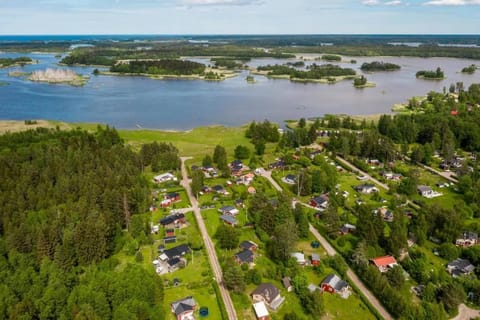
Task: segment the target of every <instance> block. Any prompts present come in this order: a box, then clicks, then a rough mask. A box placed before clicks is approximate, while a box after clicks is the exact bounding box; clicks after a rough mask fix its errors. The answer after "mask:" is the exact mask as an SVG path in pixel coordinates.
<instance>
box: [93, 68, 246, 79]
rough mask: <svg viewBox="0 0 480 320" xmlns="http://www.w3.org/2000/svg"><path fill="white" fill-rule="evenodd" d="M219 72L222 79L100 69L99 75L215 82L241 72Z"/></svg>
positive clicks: (233, 76) (235, 75)
mask: <svg viewBox="0 0 480 320" xmlns="http://www.w3.org/2000/svg"><path fill="white" fill-rule="evenodd" d="M213 72H215V71H213ZM218 74H219V75H220V74H222V75H223V77H221V78H220V79H206V78H205V76H201V75H155V74H148V73H119V72H111V71H100V72H99V73H98V75H102V76H112V77H143V78H150V79H153V80H203V81H214V82H215V81H224V80H227V79H231V78H235V77H237V76H238V75H239V73H236V72H231V73H225V72H221V70H220V72H219V73H218Z"/></svg>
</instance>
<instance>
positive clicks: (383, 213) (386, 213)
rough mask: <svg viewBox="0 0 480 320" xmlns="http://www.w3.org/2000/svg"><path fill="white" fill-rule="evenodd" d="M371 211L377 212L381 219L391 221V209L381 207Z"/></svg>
mask: <svg viewBox="0 0 480 320" xmlns="http://www.w3.org/2000/svg"><path fill="white" fill-rule="evenodd" d="M373 213H374V214H379V215H380V217H382V219H383V220H384V221H386V222H392V221H393V211H392V210H390V209H388V208H386V207H382V208H379V209H376V210H373Z"/></svg>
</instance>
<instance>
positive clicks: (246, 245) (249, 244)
mask: <svg viewBox="0 0 480 320" xmlns="http://www.w3.org/2000/svg"><path fill="white" fill-rule="evenodd" d="M240 248H242V249H243V250H250V251H257V249H258V245H257V244H256V243H255V242H253V241H242V243H240Z"/></svg>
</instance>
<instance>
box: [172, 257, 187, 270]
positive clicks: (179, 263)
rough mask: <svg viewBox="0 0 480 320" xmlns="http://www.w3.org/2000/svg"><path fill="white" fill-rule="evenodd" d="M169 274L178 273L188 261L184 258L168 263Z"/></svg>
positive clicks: (174, 259)
mask: <svg viewBox="0 0 480 320" xmlns="http://www.w3.org/2000/svg"><path fill="white" fill-rule="evenodd" d="M167 265H168V272H174V271H177V270H178V269H179V268H181V267H184V266H185V265H186V260H185V259H183V258H173V259H170V260H168V261H167Z"/></svg>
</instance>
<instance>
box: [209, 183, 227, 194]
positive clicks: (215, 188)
mask: <svg viewBox="0 0 480 320" xmlns="http://www.w3.org/2000/svg"><path fill="white" fill-rule="evenodd" d="M212 190H213V191H215V192H216V193H219V194H225V193H226V192H227V191H226V190H225V188H224V187H223V186H221V185H219V184H217V185H215V186H213V187H212Z"/></svg>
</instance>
